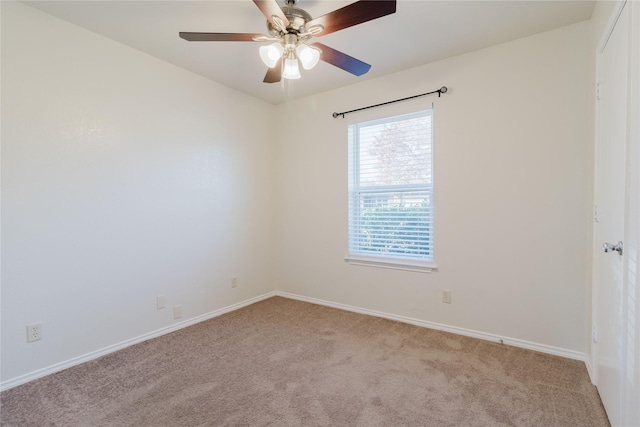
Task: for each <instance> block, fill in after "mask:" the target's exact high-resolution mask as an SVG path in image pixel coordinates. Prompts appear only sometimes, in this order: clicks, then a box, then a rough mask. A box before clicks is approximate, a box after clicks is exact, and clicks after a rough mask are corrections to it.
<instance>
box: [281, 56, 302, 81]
mask: <svg viewBox="0 0 640 427" xmlns="http://www.w3.org/2000/svg"><path fill="white" fill-rule="evenodd" d="M282 77H284V78H285V79H289V80H295V79H299V78H300V77H302V76H301V75H300V68H298V60H297V59H296V58H287V59H285V60H284V70H282Z"/></svg>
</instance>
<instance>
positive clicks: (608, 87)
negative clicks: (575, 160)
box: [594, 5, 629, 426]
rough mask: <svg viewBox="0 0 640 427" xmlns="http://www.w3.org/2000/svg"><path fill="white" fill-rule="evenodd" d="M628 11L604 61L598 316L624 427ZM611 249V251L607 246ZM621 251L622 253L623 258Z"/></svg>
mask: <svg viewBox="0 0 640 427" xmlns="http://www.w3.org/2000/svg"><path fill="white" fill-rule="evenodd" d="M628 9H629V8H628V7H627V5H625V6H623V7H622V10H621V12H620V15H619V17H618V19H617V21H616V23H615V25H614V27H613V29H612V31H611V32H610V33H609V34H608V39H606V42H605V43H606V44H604V47H603V49H602V51H601V52H600V55H599V57H598V59H599V61H598V65H599V75H598V81H599V89H598V100H597V109H598V110H597V111H598V123H597V128H598V132H597V144H596V163H597V170H596V210H597V214H596V221H597V222H596V225H595V228H594V230H595V233H594V242H595V244H596V246H597V248H596V252H595V257H594V281H595V292H594V301H595V302H594V308H595V310H594V317H595V319H594V320H595V324H596V328H597V329H596V330H597V344H595V346H596V348H595V369H596V372H595V374H596V382H597V387H598V391H599V392H600V397H601V398H602V402H603V404H604V407H605V409H606V410H607V414H608V416H609V420H610V421H611V424H612V425H614V426H619V425H621V424H622V409H623V407H622V405H623V401H624V396H623V395H622V394H623V387H622V380H623V376H624V370H625V364H624V362H625V360H624V351H623V350H624V344H625V333H624V329H625V324H624V317H625V313H624V310H625V298H626V296H625V290H624V284H625V254H624V245H623V244H622V251H617V250H615V249H617V248H614V246H617V245H618V242H619V241H622V240H623V239H624V235H625V185H626V183H625V180H626V179H625V177H626V175H625V151H626V138H627V57H628V30H629V27H628ZM605 244H610V245H609V247H608V249H609V250H608V252H605V251H604V247H603V245H605ZM619 252H622V253H621V254H620V253H619Z"/></svg>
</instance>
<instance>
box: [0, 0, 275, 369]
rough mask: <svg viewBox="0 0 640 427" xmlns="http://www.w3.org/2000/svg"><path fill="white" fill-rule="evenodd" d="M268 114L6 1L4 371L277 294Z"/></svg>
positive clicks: (65, 357) (237, 96)
mask: <svg viewBox="0 0 640 427" xmlns="http://www.w3.org/2000/svg"><path fill="white" fill-rule="evenodd" d="M272 114H273V111H272V106H271V105H269V104H266V103H263V102H260V101H257V100H256V99H254V98H251V97H248V96H246V95H243V94H241V93H239V92H236V91H233V90H230V89H228V88H226V87H224V86H222V85H219V84H217V83H213V82H211V81H208V80H206V79H204V78H202V77H199V76H196V75H194V74H192V73H189V72H187V71H184V70H182V69H179V68H177V67H174V66H172V65H169V64H167V63H165V62H163V61H160V60H157V59H155V58H152V57H151V56H148V55H145V54H142V53H140V52H138V51H135V50H133V49H130V48H128V47H125V46H123V45H121V44H119V43H115V42H113V41H110V40H108V39H105V38H103V37H100V36H97V35H95V34H93V33H90V32H88V31H85V30H83V29H80V28H78V27H75V26H73V25H70V24H68V23H66V22H64V21H60V20H58V19H55V18H53V17H51V16H49V15H46V14H44V13H41V12H38V11H36V10H34V9H32V8H30V7H28V6H25V5H23V4H20V3H17V2H15V3H14V2H2V346H1V347H2V380H3V381H8V380H13V379H16V378H18V377H20V376H22V375H26V374H31V373H34V372H36V374H37V371H38V370H39V369H44V368H48V367H52V366H53V367H55V366H56V364H59V363H63V364H64V363H68V362H69V361H71V362H73V360H75V358H77V357H80V356H85V355H90V354H92V352H94V351H97V350H103V349H105V348H109V346H112V345H115V344H118V343H121V342H123V341H126V340H130V339H134V338H135V337H138V336H141V335H144V334H146V333H149V332H150V331H156V330H159V329H161V328H164V327H168V326H171V325H174V324H176V323H178V322H179V321H184V320H187V319H192V318H195V317H197V316H199V315H203V314H205V313H209V312H211V311H213V310H215V309H219V308H222V307H227V306H229V305H232V304H234V303H237V302H240V301H244V300H247V299H249V298H251V297H255V296H257V295H262V294H264V293H266V292H269V291H272V290H273V280H272V276H273V274H272V271H273V270H272V262H271V261H272V259H271V255H270V254H271V253H272V251H271V247H272V234H271V232H272V231H271V230H272V218H273V204H272V198H273V194H272V186H273V179H272V177H273V168H272V166H273V161H272V155H273V147H272V144H271V141H272V137H271V121H272V118H273V115H272ZM247 117H249V118H250V120H251V126H246V122H245V120H246V118H247ZM232 276H237V278H238V287H237V288H234V289H232V288H231V286H230V279H231V277H232ZM159 294H164V295H165V297H166V304H167V306H168V307H167V308H166V309H164V310H156V296H157V295H159ZM173 305H181V306H182V312H183V317H182V318H181V319H180V320H178V321H176V320H174V319H173V313H172V307H173ZM33 322H42V326H43V332H44V338H43V339H42V340H41V341H38V342H34V343H31V344H27V343H26V339H25V337H26V330H25V325H27V324H28V323H33Z"/></svg>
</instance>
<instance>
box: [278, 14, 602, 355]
mask: <svg viewBox="0 0 640 427" xmlns="http://www.w3.org/2000/svg"><path fill="white" fill-rule="evenodd" d="M416 48H419V47H417V46H416ZM591 60H592V55H591V51H590V24H589V23H588V22H583V23H580V24H576V25H572V26H569V27H564V28H560V29H557V30H554V31H550V32H546V33H542V34H538V35H535V36H532V37H527V38H524V39H520V40H517V41H513V42H510V43H505V44H502V45H498V46H495V47H491V48H488V49H484V50H480V51H476V52H473V53H470V54H466V55H462V56H458V57H455V58H451V59H447V60H444V61H440V62H437V63H433V64H429V65H425V66H421V67H417V68H413V69H410V70H406V71H402V72H399V73H396V74H394V75H390V76H386V77H382V78H378V79H374V80H370V81H366V82H362V83H359V84H354V85H352V86H349V87H345V88H342V89H340V90H335V91H331V92H327V93H323V94H321V95H318V96H314V97H309V98H306V99H303V100H299V101H295V102H291V103H289V104H284V105H281V106H279V107H278V117H279V118H280V120H281V123H280V126H279V127H278V129H279V131H280V133H279V134H278V138H277V156H276V158H277V167H276V170H277V180H276V188H277V191H278V198H277V206H278V215H277V218H278V229H277V235H278V237H279V239H278V241H277V243H278V247H277V251H276V254H277V256H278V265H277V288H278V289H279V290H282V291H285V292H289V293H292V294H297V295H300V296H303V297H308V298H316V299H319V300H324V301H328V302H332V303H338V304H345V305H350V306H354V307H359V308H364V309H368V310H374V311H377V312H383V313H389V314H392V315H394V316H404V317H407V318H411V319H417V320H420V321H426V322H431V323H433V324H439V325H446V326H447V327H451V328H457V329H458V330H459V331H461V332H466V333H470V332H479V333H481V334H488V335H494V336H499V337H505V338H509V339H512V340H517V341H518V342H519V344H525V345H527V344H534V346H539V347H541V348H542V347H545V348H547V349H550V350H552V351H557V352H558V353H561V354H567V355H569V356H572V357H578V358H581V357H584V352H585V351H586V341H587V333H586V329H587V328H586V327H585V319H586V316H587V312H586V311H587V303H588V302H587V291H588V287H589V286H590V284H589V279H588V272H589V271H590V269H591V266H590V261H589V259H590V254H591V249H590V237H589V236H590V227H591V225H590V205H591V184H590V183H591V182H592V158H591V156H592V154H591V153H592V150H591V146H592V144H593V135H592V126H591V123H590V120H592V111H593V99H592V96H591V93H592V87H593V86H592V83H593V81H592V78H593V77H592V73H591V72H590V70H591V69H592V63H591ZM374 66H375V64H374ZM443 85H445V86H447V87H449V89H450V91H449V93H447V94H446V95H444V96H443V97H442V98H437V97H430V98H420V99H419V100H414V101H407V102H405V103H401V104H395V105H393V106H388V107H383V108H382V109H378V110H369V111H368V112H366V113H356V114H354V115H352V116H347V119H340V118H339V119H334V118H332V116H331V114H332V113H333V112H334V111H344V110H349V109H352V108H358V107H362V106H365V105H369V104H376V103H380V102H384V101H388V100H391V99H397V98H401V97H404V96H410V95H414V94H418V93H424V92H427V91H430V90H435V89H438V88H440V87H441V86H443ZM432 102H433V103H434V104H435V109H434V123H435V125H434V129H435V227H436V229H435V262H436V263H437V265H438V270H439V271H437V272H434V273H431V274H427V273H416V272H408V271H396V270H388V269H379V268H374V267H363V266H354V265H349V264H347V263H345V261H344V256H345V255H346V250H347V240H346V236H347V194H346V181H347V178H346V170H347V165H346V154H347V146H346V143H347V141H346V135H347V134H346V129H347V123H348V122H349V121H350V120H365V119H367V118H369V117H370V116H371V115H372V114H384V115H387V114H388V115H393V114H396V113H398V112H400V111H401V110H406V109H410V108H416V109H417V108H428V107H429V106H430V105H431V103H432ZM374 111H375V112H374ZM442 289H451V291H452V299H453V302H452V304H450V305H449V304H443V303H441V302H440V291H441V290H442Z"/></svg>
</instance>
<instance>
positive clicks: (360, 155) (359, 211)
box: [348, 110, 433, 266]
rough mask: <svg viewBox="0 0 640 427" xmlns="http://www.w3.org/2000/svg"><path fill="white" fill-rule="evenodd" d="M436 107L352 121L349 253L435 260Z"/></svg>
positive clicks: (397, 260) (385, 259)
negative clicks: (434, 117) (375, 118)
mask: <svg viewBox="0 0 640 427" xmlns="http://www.w3.org/2000/svg"><path fill="white" fill-rule="evenodd" d="M432 135H433V115H432V110H427V111H421V112H417V113H412V114H406V115H402V116H395V117H389V118H385V119H381V120H375V121H370V122H363V123H356V124H353V125H350V126H349V171H348V174H349V175H348V176H349V188H348V190H349V257H348V258H349V259H361V260H367V259H368V260H370V261H374V262H375V261H379V262H382V263H388V264H404V265H416V266H429V265H431V264H432V261H433V144H432Z"/></svg>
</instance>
